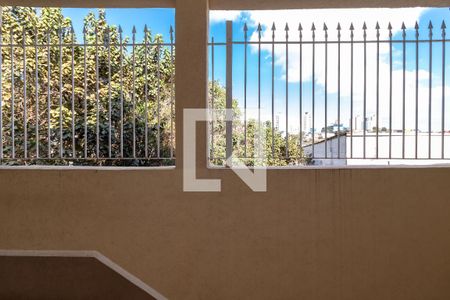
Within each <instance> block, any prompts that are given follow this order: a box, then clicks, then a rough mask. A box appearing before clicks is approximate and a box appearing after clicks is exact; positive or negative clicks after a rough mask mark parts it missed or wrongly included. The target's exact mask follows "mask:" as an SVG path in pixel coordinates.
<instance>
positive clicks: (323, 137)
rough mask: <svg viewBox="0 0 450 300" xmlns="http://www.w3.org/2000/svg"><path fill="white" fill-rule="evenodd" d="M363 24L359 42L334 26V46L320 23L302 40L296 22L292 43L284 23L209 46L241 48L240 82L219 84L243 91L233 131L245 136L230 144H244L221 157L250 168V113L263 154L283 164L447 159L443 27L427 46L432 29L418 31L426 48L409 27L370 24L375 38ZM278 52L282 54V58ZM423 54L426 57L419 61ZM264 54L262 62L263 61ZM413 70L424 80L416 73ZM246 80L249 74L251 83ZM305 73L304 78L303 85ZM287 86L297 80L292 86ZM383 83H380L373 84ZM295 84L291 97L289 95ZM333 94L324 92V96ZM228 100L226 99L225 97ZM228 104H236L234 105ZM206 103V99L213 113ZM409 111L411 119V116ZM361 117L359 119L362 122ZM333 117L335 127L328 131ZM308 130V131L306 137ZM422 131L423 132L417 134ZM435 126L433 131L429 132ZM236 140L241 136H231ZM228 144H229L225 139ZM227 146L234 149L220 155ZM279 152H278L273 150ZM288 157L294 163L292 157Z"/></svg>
mask: <svg viewBox="0 0 450 300" xmlns="http://www.w3.org/2000/svg"><path fill="white" fill-rule="evenodd" d="M362 23H363V24H362V26H361V27H360V28H361V31H360V33H361V34H358V30H357V29H356V28H355V26H354V25H353V23H351V24H350V26H349V29H348V31H346V30H344V29H343V28H342V26H341V23H338V24H337V26H336V27H335V28H336V31H335V32H336V33H333V35H334V34H335V36H334V37H333V36H331V33H330V30H329V27H328V24H326V23H324V24H323V33H322V32H319V31H317V29H316V25H315V24H314V23H313V24H311V27H310V38H309V39H306V38H305V34H304V30H303V26H302V24H301V23H298V26H296V28H297V30H298V35H297V37H294V38H292V37H291V35H290V26H289V25H291V24H288V23H286V24H285V25H284V26H283V27H282V28H277V26H276V24H275V23H272V24H271V25H270V26H268V27H265V26H263V25H262V24H259V23H258V24H256V25H255V26H254V27H253V26H249V24H246V23H245V24H243V30H242V36H243V40H239V39H237V40H236V39H233V40H232V41H229V40H227V41H226V42H218V41H217V40H215V41H214V38H212V42H211V43H210V44H209V45H210V47H211V53H214V52H215V51H217V50H215V48H218V47H227V49H232V48H233V47H238V48H237V49H239V46H240V45H243V46H244V47H243V48H244V51H243V55H242V58H241V57H239V58H240V59H242V66H243V80H242V81H236V80H237V79H234V80H233V78H231V79H230V78H227V79H226V80H224V81H225V85H227V86H228V85H233V84H234V85H236V84H237V85H240V84H243V87H242V90H243V91H244V93H243V108H244V113H243V118H244V119H243V120H242V124H241V125H239V126H243V130H242V132H243V136H242V137H240V136H236V137H235V139H240V138H242V140H243V143H242V144H243V151H241V150H240V149H239V147H240V145H241V142H237V143H235V144H234V145H231V144H229V143H228V144H227V145H226V146H225V147H226V148H227V149H226V153H228V154H229V153H233V155H234V156H236V157H239V158H243V159H254V158H255V157H256V156H257V155H256V154H255V153H254V151H253V152H252V151H250V150H249V136H248V134H249V132H250V131H249V128H248V124H249V122H250V119H249V118H248V115H247V109H248V108H250V107H253V108H257V109H258V118H257V120H255V121H256V122H255V123H256V124H257V126H263V125H260V124H264V122H268V123H270V125H269V127H268V129H269V130H270V133H271V134H270V135H271V137H270V138H268V139H267V141H266V143H268V144H267V146H268V147H267V149H270V150H269V151H268V152H269V153H267V154H266V156H268V157H269V158H271V159H274V160H275V159H279V160H282V161H284V162H285V163H288V164H304V163H307V162H311V160H309V159H308V158H310V159H312V160H320V161H322V160H330V159H331V160H334V161H336V160H348V159H370V160H373V159H378V160H388V161H392V160H425V159H427V160H431V159H432V160H442V159H450V151H449V150H450V147H449V146H448V143H450V128H449V126H448V123H449V122H448V120H447V119H448V118H450V114H449V113H447V111H446V110H447V108H446V107H448V106H446V86H447V85H446V84H447V83H446V68H445V64H446V55H447V54H446V43H448V41H449V40H447V39H446V24H445V22H442V24H441V26H440V28H439V29H440V34H439V37H434V36H435V35H433V32H434V28H433V24H432V22H431V21H430V22H429V23H428V26H427V28H426V30H428V34H424V36H426V38H424V39H420V35H419V32H420V31H421V29H420V27H419V24H418V23H417V22H416V23H415V25H414V27H413V28H410V29H408V28H407V26H406V24H405V23H401V26H399V27H398V28H397V29H395V28H394V27H393V26H392V24H391V23H389V24H387V26H386V27H385V29H383V28H382V26H380V23H379V22H376V24H374V26H373V30H372V29H371V28H369V24H367V23H366V22H362ZM370 27H371V26H370ZM227 28H230V26H228V27H227ZM281 30H283V31H284V38H282V37H281V34H279V35H278V36H277V33H279V32H280V31H281ZM424 30H425V28H424ZM372 32H373V35H372ZM357 34H358V35H357ZM236 36H237V35H236ZM357 36H358V37H357ZM372 36H373V38H372ZM384 36H386V38H384ZM277 37H278V38H277ZM409 45H411V47H410V46H409ZM282 46H284V51H281V47H282ZM248 48H253V49H254V51H253V52H249V51H248ZM436 48H437V49H438V50H436ZM293 49H298V51H297V50H296V51H293ZM414 49H415V50H414ZM427 50H428V51H427ZM356 51H360V52H359V53H360V54H361V55H359V56H355V54H356ZM437 51H441V53H442V55H440V58H439V59H435V58H433V53H436V52H437ZM283 52H284V53H283ZM427 52H428V55H426V56H424V55H422V53H424V54H425V53H427ZM232 53H233V55H235V56H240V55H241V52H240V51H234V52H232ZM249 53H250V55H249ZM372 53H373V54H372ZM265 54H267V57H268V59H267V60H264V59H263V57H264V55H265ZM251 55H253V56H251ZM332 56H333V58H332ZM344 57H345V59H344ZM297 58H298V61H297ZM215 60H217V56H216V57H215V58H214V57H213V60H212V66H211V69H210V70H211V71H212V74H211V78H212V80H213V84H214V82H216V81H217V80H216V79H217V78H218V77H217V75H216V74H215V70H216V68H215V66H214V65H215ZM423 60H427V64H424V63H421V61H423ZM231 61H233V59H230V58H229V57H227V62H226V63H225V65H226V68H231V67H232V62H231ZM234 61H239V60H236V59H235V60H234ZM253 62H256V63H255V64H256V66H253V65H252V63H253ZM297 62H298V65H296V66H297V67H294V66H293V65H292V63H296V64H297ZM439 65H440V66H439ZM436 66H438V69H439V70H440V71H442V73H441V74H435V73H433V69H436ZM295 68H298V74H297V76H293V75H292V74H291V72H292V70H295ZM333 68H337V69H333ZM240 69H241V68H240ZM278 69H279V70H281V71H280V72H281V73H282V75H281V77H278V75H277V74H278V73H279V71H278ZM421 71H425V72H423V73H421ZM235 72H236V71H235ZM309 72H310V73H309ZM372 72H373V73H372ZM262 73H263V74H270V76H271V77H270V81H268V82H267V83H266V82H265V79H264V78H263V77H262ZM233 74H235V73H233ZM250 74H254V77H252V76H251V75H250ZM305 74H308V75H306V76H305ZM309 74H310V75H309ZM330 74H335V75H333V76H331V75H330ZM355 74H359V75H358V76H360V77H361V78H355ZM410 74H411V75H412V76H411V78H414V77H415V81H414V83H411V82H412V81H411V80H409V75H410ZM421 74H426V75H422V76H425V77H426V78H425V79H426V80H427V81H428V85H426V86H425V85H424V84H421V80H422V79H424V78H423V77H420V76H421ZM439 75H440V76H439ZM236 76H237V77H238V78H240V77H241V76H238V75H235V77H236ZM219 77H220V76H219ZM294 77H297V78H298V79H293V78H294ZM433 77H436V78H438V81H440V82H434V81H433ZM439 77H440V78H439ZM253 78H254V80H253ZM291 78H292V79H291ZM397 79H399V80H397ZM439 79H440V80H439ZM355 80H358V82H361V84H355ZM277 81H278V82H279V83H281V82H280V81H284V87H281V85H280V84H277ZM385 81H386V83H387V84H385V85H381V83H384V82H385ZM410 81H411V82H410ZM343 82H345V84H347V82H348V85H349V86H344V85H343ZM331 83H332V84H331ZM216 84H217V83H216ZM296 85H297V86H298V88H294V89H293V87H295V86H296ZM331 85H332V86H333V88H332V90H330V86H331ZM335 86H336V88H335ZM397 86H401V88H400V90H399V93H394V91H396V88H397ZM436 86H438V87H439V89H440V90H441V92H440V93H441V96H442V100H441V104H440V110H437V109H436V105H435V103H434V101H436V97H435V96H434V95H433V93H435V92H434V90H435V89H434V88H435V87H436ZM410 87H412V89H411V88H410ZM250 89H251V90H256V92H255V94H254V97H250V95H249V94H248V91H249V90H250ZM344 89H345V91H346V93H345V94H344V93H343V90H344ZM227 90H228V89H227ZM235 90H236V89H235ZM238 90H240V89H238ZM293 90H296V91H298V98H297V96H295V98H297V99H296V100H294V101H293V100H292V91H293ZM423 92H426V93H427V96H426V97H425V96H424V95H423V94H422V93H423ZM233 96H234V95H230V97H232V98H233ZM281 97H284V98H285V99H284V108H283V109H282V110H283V111H284V112H283V113H282V116H283V118H284V121H285V122H284V128H279V124H278V117H277V110H280V102H281V101H280V100H281V99H280V98H281ZM234 98H236V99H237V101H238V103H240V99H239V97H234ZM234 98H233V99H234ZM250 98H254V99H255V101H256V104H255V105H253V106H251V105H250V103H249V99H250ZM410 98H411V99H410ZM214 100H215V99H214V98H212V106H213V107H214ZM267 103H269V104H267ZM294 103H295V104H294ZM297 106H298V111H297V113H295V112H294V111H293V110H292V108H293V107H297ZM330 106H333V107H336V109H335V110H336V111H331V110H330ZM422 106H427V107H428V108H427V109H426V111H425V110H424V109H422V108H421V107H422ZM396 107H400V109H399V112H398V111H397V110H396V109H395V108H396ZM261 110H263V111H264V112H267V114H265V113H264V112H261ZM410 110H411V111H412V112H413V113H409V111H410ZM425 113H426V116H425V115H424V114H425ZM261 114H263V115H266V117H265V119H263V120H261V119H260V118H261ZM359 114H362V117H360V116H359ZM267 116H269V117H267ZM305 118H310V120H309V119H305ZM334 118H336V120H337V121H336V123H337V124H332V123H331V122H333V120H334ZM361 118H362V121H361ZM295 119H297V120H298V121H295V124H297V126H298V127H297V129H294V130H293V129H291V128H292V126H293V124H294V121H292V120H295ZM346 120H348V121H346ZM408 120H409V121H411V120H412V122H409V121H408ZM308 122H310V123H311V126H310V128H305V124H309V123H308ZM359 122H360V123H359ZM319 123H321V124H319ZM410 123H413V125H411V124H410ZM421 123H423V124H426V126H425V125H422V126H421V125H420V124H421ZM437 123H439V128H437V126H435V125H436V124H437ZM397 124H398V125H397ZM308 126H309V125H308ZM330 127H332V129H330ZM320 128H322V129H320ZM277 130H278V131H279V132H278V133H277ZM212 132H213V134H212V137H211V140H212V141H213V143H212V145H213V147H212V148H211V149H212V151H210V152H209V153H210V158H211V159H212V160H215V159H221V158H223V157H220V153H219V152H215V151H214V146H215V147H217V145H218V144H217V143H214V141H217V140H218V136H217V134H214V130H213V131H212ZM233 134H235V133H233ZM236 134H239V131H238V132H237V133H236ZM277 134H280V135H281V136H282V138H283V140H284V143H283V145H282V146H281V145H280V144H279V143H277V140H276V139H277V138H276V136H277ZM230 138H231V137H228V140H229V139H230ZM293 138H296V139H297V142H295V147H297V149H296V150H297V151H296V152H295V151H293V149H294V147H293V142H292V141H293ZM229 147H233V149H228V148H229ZM280 147H282V150H281V151H280V149H281V148H280ZM263 148H264V147H263ZM294 152H295V154H294ZM280 153H282V154H280ZM295 155H300V156H301V157H295ZM308 156H309V157H308ZM279 160H278V163H279ZM270 163H271V162H269V164H270ZM272 163H273V160H272ZM276 163H277V162H275V164H276ZM344 163H345V162H344Z"/></svg>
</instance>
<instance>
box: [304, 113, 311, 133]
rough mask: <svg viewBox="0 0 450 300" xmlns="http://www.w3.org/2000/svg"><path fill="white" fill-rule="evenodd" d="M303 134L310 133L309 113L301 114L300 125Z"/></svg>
mask: <svg viewBox="0 0 450 300" xmlns="http://www.w3.org/2000/svg"><path fill="white" fill-rule="evenodd" d="M302 127H303V128H302V129H303V132H306V133H310V132H312V121H311V114H310V113H309V112H305V113H304V114H303V124H302Z"/></svg>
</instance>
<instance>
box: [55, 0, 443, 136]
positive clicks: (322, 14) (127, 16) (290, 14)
mask: <svg viewBox="0 0 450 300" xmlns="http://www.w3.org/2000/svg"><path fill="white" fill-rule="evenodd" d="M89 11H90V9H64V14H65V15H66V16H68V17H70V18H71V19H72V20H73V21H74V25H75V29H76V31H77V33H78V34H81V24H82V20H83V18H84V16H85V15H86V14H87V13H88V12H89ZM94 11H95V10H94ZM106 17H107V19H108V22H109V23H111V24H116V25H119V24H120V25H121V26H122V28H123V30H124V34H125V35H128V36H130V35H131V30H132V27H133V25H134V26H136V29H137V31H138V34H137V39H138V40H139V39H140V38H142V31H143V28H144V24H147V25H148V26H149V28H150V29H151V30H152V32H153V33H161V34H162V35H163V37H164V38H165V40H167V38H168V36H169V28H170V26H171V25H172V26H174V23H175V10H174V9H107V10H106ZM226 20H232V21H233V39H234V40H235V41H243V40H244V34H243V27H244V23H247V26H248V28H249V31H248V37H249V41H257V32H256V28H257V25H258V23H261V26H262V32H261V35H262V38H261V40H262V41H270V40H271V39H272V31H271V27H272V24H273V23H275V26H276V30H275V40H276V41H285V36H286V32H285V30H284V29H285V25H286V22H287V23H288V26H289V31H288V34H289V40H290V41H298V40H299V31H298V30H297V29H298V24H299V21H301V23H302V27H303V32H302V33H303V40H304V41H310V40H311V30H310V29H311V25H312V23H313V22H314V23H315V26H316V41H323V39H324V31H323V24H324V22H326V24H327V27H328V40H329V41H333V40H334V41H335V40H337V30H336V27H337V24H338V22H340V25H341V27H342V30H341V36H342V37H341V39H342V41H348V40H349V35H350V31H349V27H350V23H353V24H354V27H355V31H354V34H355V40H362V33H363V30H362V27H363V22H364V21H365V22H366V24H367V27H368V29H367V40H375V39H376V30H375V25H376V22H379V25H380V28H381V29H380V39H381V40H384V39H387V38H388V30H387V27H388V23H389V22H391V24H392V27H393V29H392V33H393V39H394V40H399V39H400V40H401V39H402V30H401V25H402V22H404V23H405V26H406V27H407V30H406V39H414V38H415V31H414V25H415V22H416V21H417V22H418V24H419V27H420V29H419V35H420V39H428V34H429V30H428V28H427V27H428V23H429V21H430V20H431V21H432V22H433V25H434V29H433V37H434V38H436V39H440V38H441V33H442V31H441V23H442V21H443V20H445V22H446V23H447V24H450V11H449V10H448V9H447V8H439V9H437V8H406V9H333V10H326V9H321V10H286V11H212V12H211V13H210V39H211V38H212V37H214V40H215V42H224V41H225V36H226V31H225V21H226ZM77 25H78V26H77ZM447 45H448V43H447ZM299 50H300V49H299V46H298V45H295V44H291V45H289V47H288V61H289V65H288V68H286V46H285V45H277V46H276V47H275V49H274V55H273V58H274V70H275V72H274V98H275V101H274V102H275V115H278V116H279V123H280V129H281V130H285V125H284V124H285V122H286V119H285V116H286V115H287V116H288V129H289V131H290V132H295V131H298V129H299V102H300V100H299V99H300V97H299V89H300V82H299V73H300V72H299V70H300V68H299V64H300V56H299V53H300V51H299ZM363 50H364V49H363V46H362V44H355V46H354V90H353V95H354V102H353V103H354V116H356V115H360V116H362V115H363V99H364V98H363V97H364V88H363V87H364V68H363V62H364V54H363V53H364V52H363ZM302 51H303V52H302V53H303V60H302V64H303V67H302V73H303V80H302V88H303V93H302V109H303V112H307V111H308V112H311V111H312V105H311V102H312V101H311V99H312V82H313V81H312V80H313V78H312V46H311V44H304V45H303V48H302ZM366 51H367V52H366V55H367V56H366V57H367V69H366V95H367V97H366V103H367V113H366V115H367V116H371V115H373V114H374V113H375V112H376V91H377V89H376V79H377V78H376V62H377V59H376V55H377V54H376V44H375V43H370V44H368V45H367V48H366ZM442 52H443V50H442V44H441V43H434V44H433V48H432V57H433V63H432V72H431V73H430V69H429V45H428V43H420V46H419V101H418V102H419V106H418V111H419V130H421V131H427V130H428V115H429V111H428V103H429V88H428V87H429V77H430V74H432V110H431V114H432V130H433V131H439V130H440V128H441V121H442V118H441V115H442V109H441V107H442V87H443V86H444V88H445V93H446V95H450V78H449V77H450V73H449V72H448V71H450V70H449V69H450V64H449V63H448V61H450V56H449V52H450V45H448V46H447V47H446V51H445V55H446V59H447V63H446V64H445V72H446V74H448V75H447V76H446V79H445V82H444V85H443V84H442ZM349 53H350V46H349V44H341V88H340V92H341V117H340V119H341V123H343V124H344V126H346V127H348V126H349V117H350V80H349V79H350V67H349V66H350V55H349ZM210 54H211V47H210ZM247 55H248V63H247V64H248V69H247V76H248V77H247V81H248V84H247V104H248V105H247V107H248V108H256V107H257V101H258V97H257V95H258V93H257V92H258V84H257V65H258V51H257V45H249V46H248V49H247ZM415 55H416V54H415V44H407V45H406V54H405V61H406V65H405V69H406V71H405V78H406V79H405V112H406V113H405V114H406V118H405V125H406V128H407V129H413V128H414V127H415V109H416V107H415V97H416V96H415V95H416V94H415V76H416V69H415ZM214 56H215V61H214V67H215V68H214V71H215V72H214V78H215V79H216V80H219V82H220V83H221V84H224V83H225V63H226V58H225V47H224V46H215V47H214ZM210 57H211V55H210ZM243 58H244V46H243V45H235V46H234V47H233V97H234V98H235V99H237V100H238V101H239V103H240V105H241V107H243V99H244V84H243V83H244V63H243V62H244V61H243ZM402 58H403V49H402V44H401V43H400V44H394V46H393V92H392V94H393V111H392V114H393V126H392V127H393V128H394V129H400V128H401V127H402V123H403V122H402V120H403V119H402V103H403V71H402V70H403V63H402ZM337 61H338V59H337V45H336V44H330V45H329V46H328V72H327V77H325V47H324V46H323V44H316V46H315V76H314V83H315V89H316V90H315V91H316V92H315V127H316V129H318V130H320V128H322V127H324V124H325V123H324V121H325V120H324V112H325V105H324V102H325V79H327V91H328V97H327V100H328V105H327V108H328V116H329V117H328V123H327V124H332V123H333V122H334V121H335V120H337V118H338V115H337V91H338V74H337ZM209 65H210V70H209V71H210V73H209V76H210V79H211V78H212V72H211V71H212V69H211V59H210V63H209ZM286 70H287V73H288V84H287V86H288V96H289V97H288V98H289V102H288V106H287V113H286V103H285V101H286ZM379 70H380V79H379V91H380V92H379V99H380V100H379V103H380V115H379V118H380V127H389V109H388V108H389V45H388V44H387V43H381V44H380V60H379ZM271 78H272V48H271V46H270V45H263V46H262V47H261V106H262V108H263V115H264V116H265V117H266V118H268V119H270V118H271V100H272V80H271ZM445 104H446V106H447V107H448V108H449V109H450V101H448V97H446V98H445ZM445 128H446V130H449V129H450V113H449V114H447V116H446V126H445Z"/></svg>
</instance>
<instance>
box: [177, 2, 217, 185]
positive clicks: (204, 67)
mask: <svg viewBox="0 0 450 300" xmlns="http://www.w3.org/2000/svg"><path fill="white" fill-rule="evenodd" d="M208 15H209V8H208V0H177V1H176V18H175V20H176V24H175V26H176V31H175V34H176V66H175V68H176V90H175V91H176V104H175V110H176V166H177V169H182V167H183V152H182V151H183V109H184V108H205V107H206V103H207V96H208V91H207V89H208V88H207V83H208V31H209V30H208V23H209V20H208ZM196 144H197V169H199V168H202V169H205V166H206V123H205V122H200V123H199V124H198V125H197V141H196ZM180 179H181V178H180Z"/></svg>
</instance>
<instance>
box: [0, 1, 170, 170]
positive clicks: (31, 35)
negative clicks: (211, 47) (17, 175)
mask: <svg viewBox="0 0 450 300" xmlns="http://www.w3.org/2000/svg"><path fill="white" fill-rule="evenodd" d="M155 14H156V15H158V18H155V17H154V15H155ZM152 16H153V17H152ZM119 21H120V22H122V24H119ZM146 21H150V24H149V25H145V22H146ZM132 22H134V23H132ZM173 23H174V10H172V9H107V10H89V9H59V8H30V7H4V8H3V10H2V26H1V37H0V43H1V50H2V53H1V61H0V64H1V68H0V69H1V73H0V86H1V92H0V162H1V164H3V165H30V164H31V165H34V164H36V165H69V164H70V165H88V166H109V165H116V166H159V165H173V164H174V158H175V156H174V147H175V146H174V145H175V141H174V134H175V128H174V124H175V123H174V118H175V116H174V101H175V95H174V86H175V68H174V65H175V47H174V45H175V44H174V32H173V29H172V28H173Z"/></svg>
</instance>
